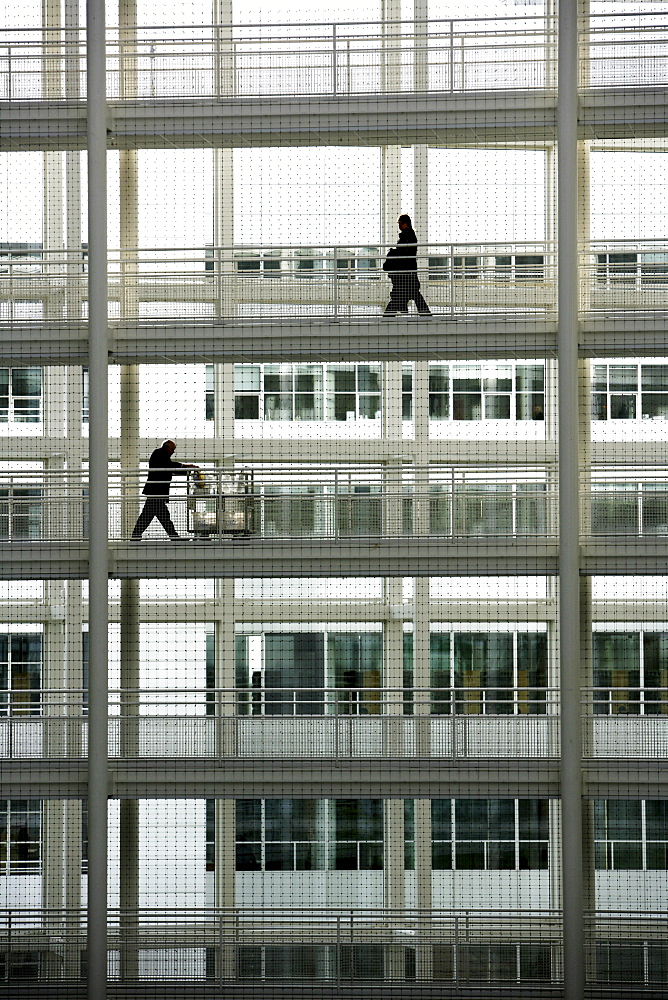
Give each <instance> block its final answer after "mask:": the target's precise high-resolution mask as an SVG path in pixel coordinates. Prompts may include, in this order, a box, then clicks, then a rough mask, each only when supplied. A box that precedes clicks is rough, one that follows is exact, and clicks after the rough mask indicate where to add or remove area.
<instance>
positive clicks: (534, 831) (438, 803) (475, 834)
mask: <svg viewBox="0 0 668 1000" xmlns="http://www.w3.org/2000/svg"><path fill="white" fill-rule="evenodd" d="M431 835H432V867H433V869H434V871H450V870H458V871H469V870H478V871H497V870H508V871H526V870H540V869H546V868H547V867H548V864H549V860H548V844H549V804H548V802H547V800H544V799H526V800H515V799H433V800H432V803H431Z"/></svg>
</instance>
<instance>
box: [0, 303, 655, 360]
mask: <svg viewBox="0 0 668 1000" xmlns="http://www.w3.org/2000/svg"><path fill="white" fill-rule="evenodd" d="M426 294H428V290H427V293H426ZM665 329H666V313H664V312H659V311H657V312H650V313H648V312H636V311H634V310H632V309H629V310H627V311H621V312H616V313H602V314H601V315H598V314H595V313H592V314H585V315H584V316H583V317H582V321H581V341H580V346H579V354H580V357H583V358H603V357H628V356H629V355H630V354H633V356H634V357H663V356H665V354H666V350H667V348H666V340H665ZM87 338H88V324H87V323H86V322H84V321H83V320H81V321H77V320H44V321H35V320H32V321H18V322H10V323H0V359H1V360H2V363H3V364H5V365H26V364H30V365H85V364H88V339H87ZM109 339H110V344H111V351H110V357H109V361H110V363H111V364H119V365H128V364H165V363H176V364H203V363H214V362H215V363H226V362H227V363H235V362H251V361H253V362H256V363H259V362H282V361H309V362H317V361H349V362H356V361H446V360H450V359H452V360H467V361H469V360H470V361H475V360H487V359H495V358H519V359H522V358H552V357H554V356H555V355H556V321H555V320H553V319H550V318H545V317H536V316H534V317H532V316H518V315H513V314H510V313H503V312H499V313H495V314H494V315H493V316H490V315H487V316H472V315H466V316H458V317H448V316H445V315H442V314H441V315H434V317H433V318H432V319H431V320H430V321H428V322H425V321H424V320H422V319H421V318H419V317H413V316H411V317H410V318H408V319H403V318H402V319H393V320H391V321H388V320H385V319H383V318H382V317H381V316H380V315H379V316H377V317H374V318H370V319H365V320H359V319H355V320H347V319H345V318H340V319H338V320H333V319H311V318H302V319H299V318H295V319H290V318H287V319H284V320H280V321H278V320H275V321H272V320H270V319H267V320H249V321H238V320H236V321H235V320H228V321H216V320H204V321H197V322H195V321H188V320H183V321H181V320H177V319H174V320H166V321H163V322H156V321H152V320H151V321H149V320H137V321H135V322H132V323H123V322H112V323H111V324H110V338H109Z"/></svg>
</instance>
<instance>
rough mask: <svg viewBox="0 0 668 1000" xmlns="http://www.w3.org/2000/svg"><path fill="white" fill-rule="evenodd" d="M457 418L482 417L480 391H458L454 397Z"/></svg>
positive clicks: (453, 403)
mask: <svg viewBox="0 0 668 1000" xmlns="http://www.w3.org/2000/svg"><path fill="white" fill-rule="evenodd" d="M452 407H453V417H454V419H455V420H480V419H481V417H482V396H481V395H480V394H479V393H462V392H456V393H455V395H454V396H453V397H452Z"/></svg>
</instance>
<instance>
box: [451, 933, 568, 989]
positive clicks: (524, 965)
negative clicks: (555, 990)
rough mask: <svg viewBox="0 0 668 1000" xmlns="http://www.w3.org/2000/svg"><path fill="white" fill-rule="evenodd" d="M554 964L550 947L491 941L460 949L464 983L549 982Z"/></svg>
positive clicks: (459, 958) (460, 972) (459, 957)
mask: <svg viewBox="0 0 668 1000" xmlns="http://www.w3.org/2000/svg"><path fill="white" fill-rule="evenodd" d="M551 963H552V955H551V948H550V945H549V944H541V945H537V944H526V943H524V942H491V943H489V944H460V945H458V947H457V975H458V978H460V979H463V980H465V981H466V980H468V981H471V980H472V981H478V982H479V981H482V982H517V981H526V980H534V981H535V980H549V979H550V978H551Z"/></svg>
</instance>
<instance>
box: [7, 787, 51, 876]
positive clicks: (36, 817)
mask: <svg viewBox="0 0 668 1000" xmlns="http://www.w3.org/2000/svg"><path fill="white" fill-rule="evenodd" d="M41 844H42V803H41V800H40V799H3V800H0V875H15V874H19V873H22V872H34V871H37V870H38V869H39V863H40V861H41V856H42V854H41V850H42V849H41Z"/></svg>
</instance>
